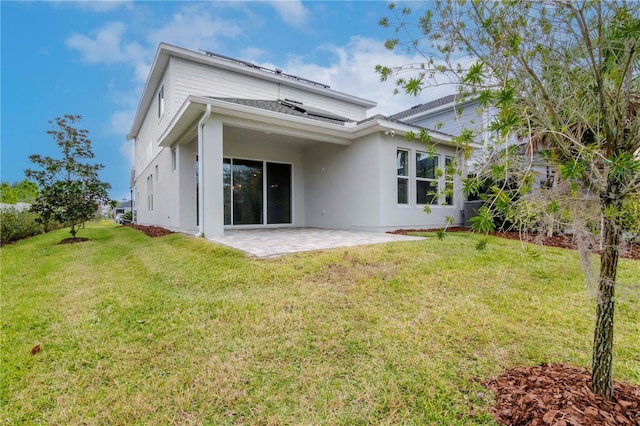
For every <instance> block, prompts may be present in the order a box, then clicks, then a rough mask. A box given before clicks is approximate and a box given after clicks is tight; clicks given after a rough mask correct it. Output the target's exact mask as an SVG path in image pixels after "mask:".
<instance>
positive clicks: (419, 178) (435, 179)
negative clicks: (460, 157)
mask: <svg viewBox="0 0 640 426" xmlns="http://www.w3.org/2000/svg"><path fill="white" fill-rule="evenodd" d="M419 155H425V156H426V158H427V159H432V160H436V161H435V164H433V178H431V177H422V176H418V170H419V168H418V161H419V157H418V156H419ZM415 164H416V165H415V180H416V190H415V195H416V205H417V206H438V205H440V200H439V198H440V197H439V194H438V193H439V192H440V179H439V178H438V173H437V169H438V167H439V165H440V155H439V154H435V155H429V153H427V152H424V151H418V150H416V155H415ZM419 182H429V183H431V186H433V184H434V183H435V187H436V194H435V195H433V196H431V200H430V202H429V203H422V202H420V199H419V195H418V188H419V187H420V184H419ZM427 196H428V195H427V194H425V197H427Z"/></svg>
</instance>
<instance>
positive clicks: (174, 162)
mask: <svg viewBox="0 0 640 426" xmlns="http://www.w3.org/2000/svg"><path fill="white" fill-rule="evenodd" d="M177 168H178V154H177V152H176V149H175V148H172V149H171V171H172V172H175V171H176V169H177Z"/></svg>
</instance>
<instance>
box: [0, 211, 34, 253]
mask: <svg viewBox="0 0 640 426" xmlns="http://www.w3.org/2000/svg"><path fill="white" fill-rule="evenodd" d="M37 219H38V215H37V214H35V213H32V212H30V211H28V210H23V211H18V210H16V209H12V208H9V209H2V210H0V242H1V243H2V244H6V243H10V242H12V241H17V240H21V239H23V238H27V237H32V236H34V235H37V234H41V233H42V232H43V227H42V225H41V224H40V223H38V221H37Z"/></svg>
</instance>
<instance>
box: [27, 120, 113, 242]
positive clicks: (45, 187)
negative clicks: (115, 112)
mask: <svg viewBox="0 0 640 426" xmlns="http://www.w3.org/2000/svg"><path fill="white" fill-rule="evenodd" d="M81 119H82V117H81V116H79V115H65V116H63V117H57V118H56V119H55V121H53V122H50V123H51V124H53V125H54V128H53V129H51V130H48V131H47V133H48V134H49V135H51V137H52V138H53V140H54V141H55V142H56V144H57V145H58V147H59V148H60V151H61V153H62V158H60V159H56V158H52V157H49V156H46V157H42V156H40V155H31V156H30V157H29V159H30V160H31V162H32V163H34V164H35V165H36V166H38V167H39V169H27V170H26V171H25V174H26V176H27V178H29V179H31V180H33V181H35V182H36V183H37V185H38V186H39V188H40V194H39V195H38V197H37V199H36V200H35V203H34V204H33V205H32V206H31V210H32V211H35V212H37V213H39V214H40V216H41V219H42V220H43V221H44V222H45V223H47V222H49V221H50V220H56V221H58V222H61V223H65V224H68V225H69V226H71V231H70V232H71V235H72V237H73V238H76V233H77V231H78V229H77V226H78V225H80V224H82V223H83V222H85V221H87V220H89V219H91V218H92V217H93V214H94V213H95V211H96V210H97V209H98V206H99V205H100V204H101V203H107V202H109V196H108V193H107V191H108V190H109V189H110V188H111V185H109V184H108V183H105V182H102V181H100V179H99V178H98V172H99V171H100V170H101V169H102V168H103V167H104V166H103V165H102V164H92V163H89V162H87V161H86V160H89V159H92V158H94V154H93V151H92V149H91V140H90V139H89V138H88V134H89V131H88V130H84V129H76V128H75V125H76V122H78V121H79V120H81Z"/></svg>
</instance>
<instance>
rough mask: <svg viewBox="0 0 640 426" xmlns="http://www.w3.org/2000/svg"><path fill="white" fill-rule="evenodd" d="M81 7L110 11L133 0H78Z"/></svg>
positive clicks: (97, 10) (96, 10)
mask: <svg viewBox="0 0 640 426" xmlns="http://www.w3.org/2000/svg"><path fill="white" fill-rule="evenodd" d="M72 3H76V4H77V5H78V6H79V7H80V8H82V9H87V10H92V11H94V12H109V11H112V10H115V9H118V8H120V7H125V6H128V5H131V3H132V0H98V1H78V2H72Z"/></svg>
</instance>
